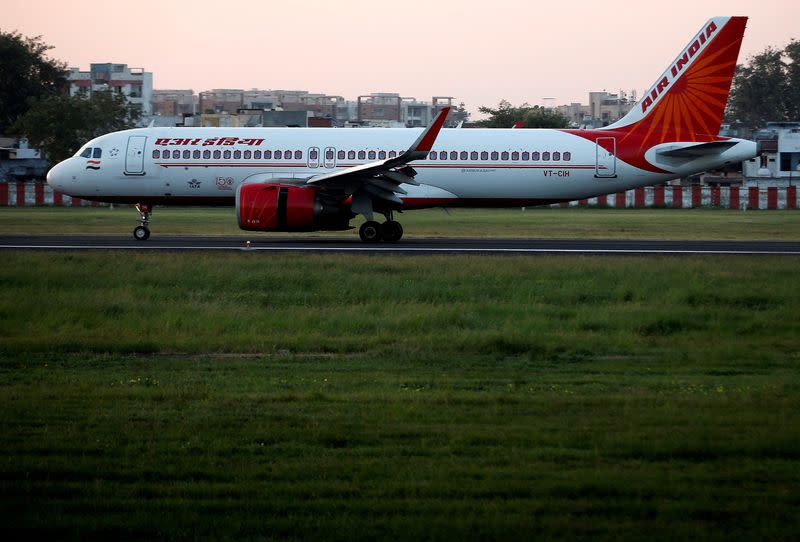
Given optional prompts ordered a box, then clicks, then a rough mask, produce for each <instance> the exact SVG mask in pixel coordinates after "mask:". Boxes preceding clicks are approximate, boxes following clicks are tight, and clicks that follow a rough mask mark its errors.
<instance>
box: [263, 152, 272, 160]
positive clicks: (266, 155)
mask: <svg viewBox="0 0 800 542" xmlns="http://www.w3.org/2000/svg"><path fill="white" fill-rule="evenodd" d="M271 159H272V151H264V160H271Z"/></svg>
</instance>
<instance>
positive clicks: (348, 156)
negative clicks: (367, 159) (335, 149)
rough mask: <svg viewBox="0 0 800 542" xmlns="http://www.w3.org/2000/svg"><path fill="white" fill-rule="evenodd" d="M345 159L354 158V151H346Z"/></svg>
mask: <svg viewBox="0 0 800 542" xmlns="http://www.w3.org/2000/svg"><path fill="white" fill-rule="evenodd" d="M347 159H348V160H355V159H356V151H347Z"/></svg>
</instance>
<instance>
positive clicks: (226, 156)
mask: <svg viewBox="0 0 800 542" xmlns="http://www.w3.org/2000/svg"><path fill="white" fill-rule="evenodd" d="M222 157H223V158H224V159H225V160H230V158H231V151H225V152H223V153H222Z"/></svg>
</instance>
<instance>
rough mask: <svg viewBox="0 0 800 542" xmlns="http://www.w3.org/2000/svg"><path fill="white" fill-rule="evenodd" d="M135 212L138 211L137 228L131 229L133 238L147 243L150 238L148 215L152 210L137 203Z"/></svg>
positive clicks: (144, 204) (148, 206)
mask: <svg viewBox="0 0 800 542" xmlns="http://www.w3.org/2000/svg"><path fill="white" fill-rule="evenodd" d="M136 210H137V211H139V226H136V227H135V228H133V238H134V239H136V240H137V241H147V240H148V239H149V238H150V228H148V225H149V224H150V213H151V211H152V209H151V208H150V205H148V204H146V203H137V204H136Z"/></svg>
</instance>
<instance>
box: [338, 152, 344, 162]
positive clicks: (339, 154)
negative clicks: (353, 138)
mask: <svg viewBox="0 0 800 542" xmlns="http://www.w3.org/2000/svg"><path fill="white" fill-rule="evenodd" d="M344 156H345V152H344V151H339V152H337V153H336V158H337V159H338V160H344Z"/></svg>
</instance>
